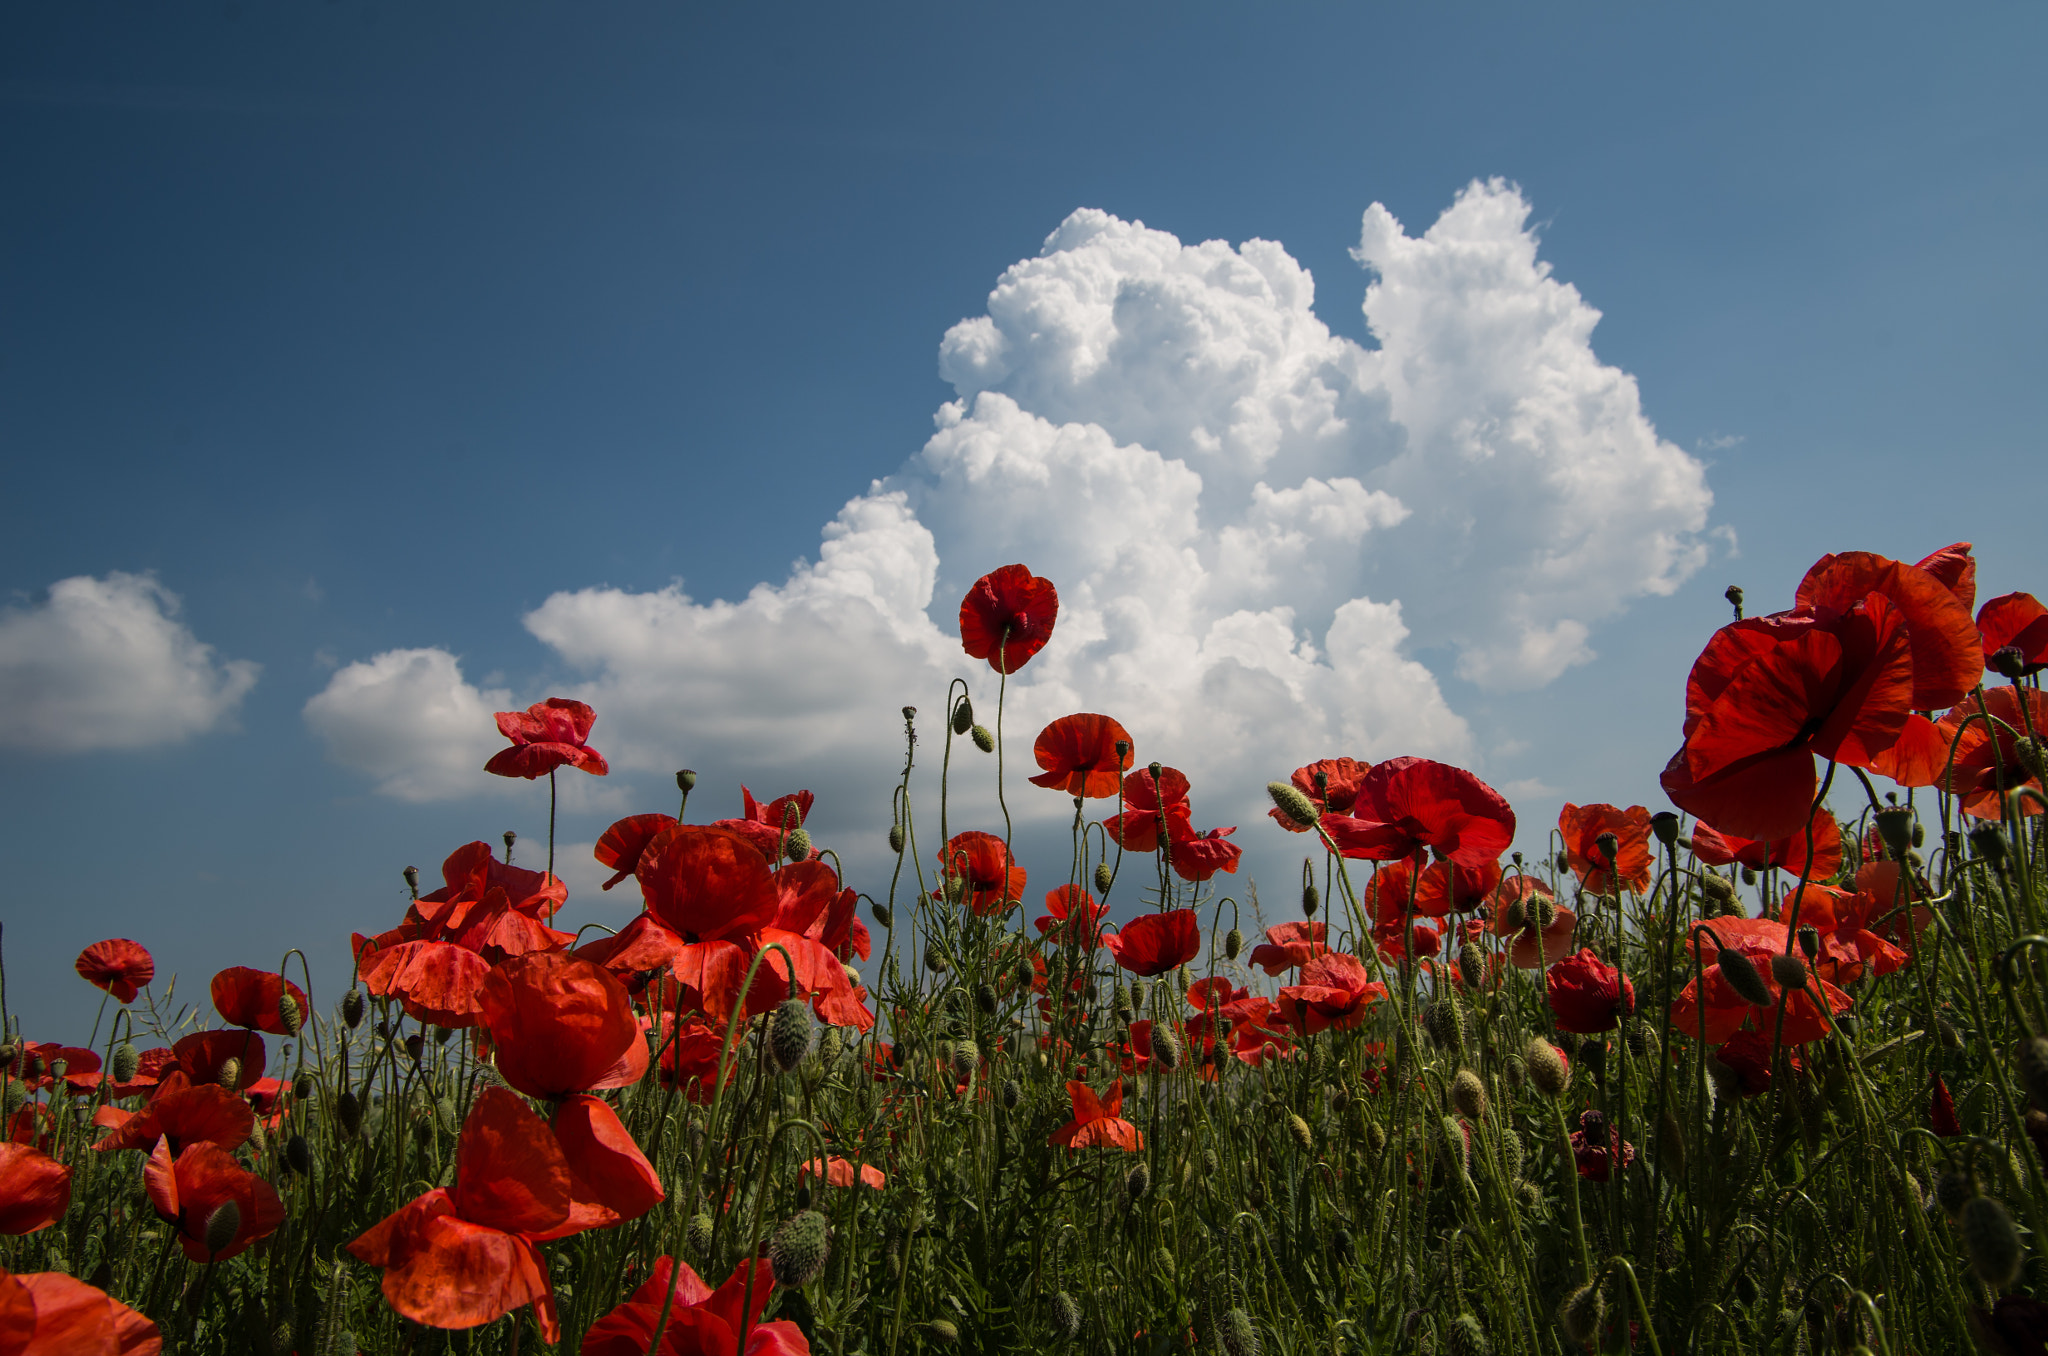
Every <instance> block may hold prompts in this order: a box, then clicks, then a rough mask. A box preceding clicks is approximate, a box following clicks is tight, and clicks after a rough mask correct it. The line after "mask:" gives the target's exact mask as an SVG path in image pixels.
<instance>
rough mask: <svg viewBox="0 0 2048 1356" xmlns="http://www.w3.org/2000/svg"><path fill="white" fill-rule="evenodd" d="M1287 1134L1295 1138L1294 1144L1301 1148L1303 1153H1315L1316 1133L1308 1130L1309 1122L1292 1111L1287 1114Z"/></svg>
mask: <svg viewBox="0 0 2048 1356" xmlns="http://www.w3.org/2000/svg"><path fill="white" fill-rule="evenodd" d="M1287 1133H1288V1134H1290V1135H1292V1136H1294V1142H1295V1143H1296V1144H1298V1145H1300V1146H1301V1151H1302V1152H1303V1153H1305V1154H1306V1153H1314V1152H1315V1147H1316V1136H1315V1132H1314V1131H1313V1130H1310V1129H1309V1128H1308V1122H1307V1121H1305V1120H1303V1119H1302V1118H1301V1117H1299V1116H1297V1115H1295V1114H1294V1113H1293V1112H1291V1111H1290V1112H1288V1113H1287Z"/></svg>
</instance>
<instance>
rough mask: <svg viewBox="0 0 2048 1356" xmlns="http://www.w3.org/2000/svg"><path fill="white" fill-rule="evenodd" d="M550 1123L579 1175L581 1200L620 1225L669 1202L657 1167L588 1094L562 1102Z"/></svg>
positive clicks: (612, 1115) (611, 1113) (614, 1114)
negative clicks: (595, 1205)
mask: <svg viewBox="0 0 2048 1356" xmlns="http://www.w3.org/2000/svg"><path fill="white" fill-rule="evenodd" d="M551 1124H552V1126H553V1128H554V1132H555V1141H556V1143H558V1144H560V1145H561V1146H562V1156H563V1157H564V1158H565V1159H567V1160H568V1163H569V1171H571V1172H573V1173H574V1174H575V1175H576V1178H577V1185H578V1187H579V1189H578V1190H577V1191H576V1193H575V1194H576V1196H577V1197H578V1198H579V1199H589V1200H594V1201H596V1202H597V1203H598V1204H600V1205H602V1206H604V1207H605V1208H606V1209H607V1210H610V1211H611V1212H612V1213H614V1214H615V1215H617V1216H618V1217H619V1219H621V1220H629V1219H638V1218H640V1216H642V1215H644V1214H646V1213H647V1212H648V1211H649V1210H652V1209H653V1208H654V1207H655V1206H657V1205H659V1204H660V1203H661V1202H662V1201H664V1200H666V1199H668V1193H667V1192H666V1191H664V1190H662V1186H661V1177H660V1176H659V1175H658V1174H657V1173H656V1172H655V1171H654V1165H653V1164H651V1163H649V1162H648V1161H647V1156H646V1155H645V1154H643V1153H641V1152H640V1146H639V1145H638V1144H636V1143H634V1142H633V1136H632V1134H631V1133H630V1132H629V1131H628V1130H627V1129H626V1127H625V1126H624V1125H623V1124H621V1123H620V1121H619V1116H618V1113H617V1112H615V1111H613V1110H612V1109H611V1108H610V1107H609V1106H607V1105H605V1103H603V1102H601V1101H599V1100H598V1099H597V1098H595V1097H591V1096H589V1095H587V1094H584V1093H578V1094H577V1095H575V1096H573V1097H567V1098H564V1099H563V1101H562V1104H561V1105H560V1106H558V1107H556V1108H555V1115H554V1119H553V1121H552V1122H551Z"/></svg>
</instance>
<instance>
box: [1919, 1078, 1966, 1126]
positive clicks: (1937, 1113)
mask: <svg viewBox="0 0 2048 1356" xmlns="http://www.w3.org/2000/svg"><path fill="white" fill-rule="evenodd" d="M1927 1124H1928V1125H1929V1127H1931V1128H1932V1129H1933V1131H1934V1133H1935V1134H1937V1135H1940V1136H1941V1137H1942V1138H1943V1139H1953V1138H1955V1137H1956V1136H1957V1135H1960V1134H1962V1133H1963V1123H1962V1122H1961V1121H1959V1120H1957V1119H1956V1099H1955V1098H1954V1097H1953V1096H1951V1095H1950V1094H1949V1090H1948V1084H1946V1083H1944V1082H1942V1081H1941V1075H1940V1074H1936V1075H1935V1076H1934V1095H1933V1096H1932V1097H1931V1098H1929V1099H1928V1104H1927Z"/></svg>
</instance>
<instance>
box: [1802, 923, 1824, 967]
mask: <svg viewBox="0 0 2048 1356" xmlns="http://www.w3.org/2000/svg"><path fill="white" fill-rule="evenodd" d="M1799 954H1800V955H1802V956H1804V957H1806V958H1807V959H1808V960H1817V959H1819V957H1820V929H1819V928H1816V927H1815V926H1814V925H1813V924H1811V923H1803V924H1801V925H1800V928H1799Z"/></svg>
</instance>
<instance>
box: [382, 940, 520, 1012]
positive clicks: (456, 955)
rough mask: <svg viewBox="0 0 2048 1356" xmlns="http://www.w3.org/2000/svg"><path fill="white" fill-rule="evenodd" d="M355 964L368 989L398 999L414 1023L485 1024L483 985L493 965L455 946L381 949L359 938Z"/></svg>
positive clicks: (429, 944)
mask: <svg viewBox="0 0 2048 1356" xmlns="http://www.w3.org/2000/svg"><path fill="white" fill-rule="evenodd" d="M356 941H357V943H358V946H357V950H356V964H357V966H358V967H360V968H359V970H358V972H357V973H358V976H359V977H360V978H361V980H362V983H363V987H364V988H365V989H368V990H369V991H370V992H371V993H373V994H375V995H377V996H378V997H380V998H395V999H397V1000H398V1005H399V1007H401V1008H403V1009H404V1010H405V1013H406V1015H407V1016H409V1017H413V1018H416V1019H418V1020H419V1021H422V1022H426V1023H428V1024H430V1025H433V1026H442V1027H447V1028H449V1029H450V1030H460V1029H462V1028H465V1027H472V1026H475V1025H476V1024H477V1023H478V1022H479V1021H481V1020H482V1018H483V1002H482V995H483V985H484V979H485V977H486V976H488V975H489V974H490V973H491V963H490V962H489V961H487V960H485V959H484V958H483V957H482V956H480V955H478V954H477V953H476V952H474V951H471V950H468V949H467V948H465V947H460V946H456V945H455V944H454V943H452V942H399V943H397V944H396V945H393V946H385V947H377V946H375V945H374V939H372V938H366V937H362V936H360V935H358V937H357V938H356Z"/></svg>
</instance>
